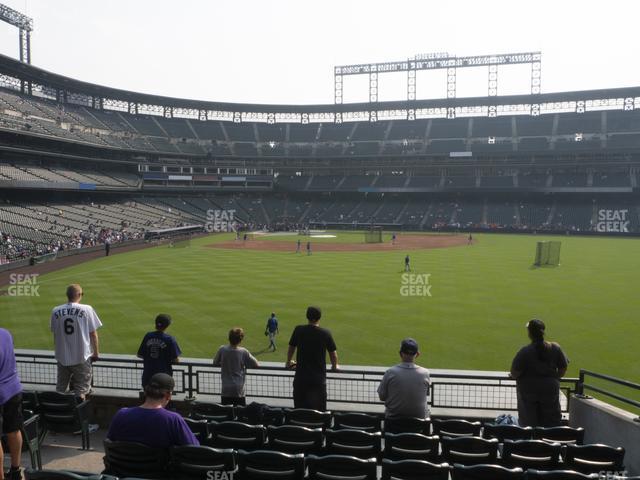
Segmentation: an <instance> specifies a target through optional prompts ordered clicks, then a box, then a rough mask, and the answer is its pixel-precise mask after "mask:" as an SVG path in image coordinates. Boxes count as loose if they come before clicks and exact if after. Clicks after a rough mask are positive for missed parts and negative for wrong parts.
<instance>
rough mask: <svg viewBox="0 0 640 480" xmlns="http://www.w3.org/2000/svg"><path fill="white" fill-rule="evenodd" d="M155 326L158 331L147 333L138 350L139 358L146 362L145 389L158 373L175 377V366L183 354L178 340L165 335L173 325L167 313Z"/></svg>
mask: <svg viewBox="0 0 640 480" xmlns="http://www.w3.org/2000/svg"><path fill="white" fill-rule="evenodd" d="M155 324H156V330H155V331H154V332H149V333H147V334H146V335H145V336H144V338H143V339H142V342H141V343H140V348H138V357H139V358H142V359H143V360H144V368H143V370H142V388H143V389H144V386H145V385H146V384H147V382H148V381H149V379H150V378H151V377H152V376H153V375H155V374H156V373H166V374H167V375H173V364H174V363H178V362H179V361H180V355H181V354H182V351H181V350H180V347H179V346H178V342H177V341H176V339H175V338H173V337H172V336H171V335H168V334H167V333H165V330H166V329H167V328H169V325H171V317H170V316H169V315H167V314H166V313H161V314H160V315H158V316H157V317H156V320H155Z"/></svg>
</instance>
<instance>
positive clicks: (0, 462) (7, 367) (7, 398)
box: [0, 328, 22, 480]
mask: <svg viewBox="0 0 640 480" xmlns="http://www.w3.org/2000/svg"><path fill="white" fill-rule="evenodd" d="M20 427H22V385H21V384H20V378H18V369H17V367H16V356H15V353H14V351H13V338H12V337H11V334H10V333H9V332H8V331H7V330H5V329H4V328H0V433H3V434H6V436H7V444H8V446H9V451H10V453H11V470H9V473H8V475H7V476H6V478H7V480H14V479H20V478H22V474H21V473H20V455H21V454H22V434H21V433H20ZM3 473H4V452H3V451H2V444H0V478H5V477H4V476H3V475H2V474H3Z"/></svg>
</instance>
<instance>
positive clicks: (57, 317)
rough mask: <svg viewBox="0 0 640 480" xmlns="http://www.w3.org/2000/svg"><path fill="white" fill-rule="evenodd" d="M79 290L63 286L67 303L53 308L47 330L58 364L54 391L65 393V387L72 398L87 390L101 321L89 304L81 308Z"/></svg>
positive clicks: (74, 287)
mask: <svg viewBox="0 0 640 480" xmlns="http://www.w3.org/2000/svg"><path fill="white" fill-rule="evenodd" d="M82 296H83V291H82V287H81V286H80V285H78V284H72V285H69V286H68V287H67V300H68V302H67V303H65V304H62V305H58V306H57V307H55V308H54V309H53V311H52V313H51V320H50V327H51V331H52V332H53V339H54V342H55V355H56V360H57V361H58V380H57V385H56V390H57V391H58V392H60V393H66V392H67V390H68V389H69V385H71V386H72V390H73V392H74V393H75V395H76V396H78V397H80V398H82V399H84V397H85V396H86V395H87V394H89V393H90V391H91V375H92V368H91V364H92V363H93V362H95V361H96V360H98V356H99V352H98V329H99V328H100V327H101V326H102V322H100V319H99V318H98V315H97V314H96V312H95V310H94V309H93V307H92V306H91V305H83V304H81V303H79V302H80V299H82Z"/></svg>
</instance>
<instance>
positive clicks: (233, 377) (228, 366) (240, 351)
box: [213, 328, 258, 405]
mask: <svg viewBox="0 0 640 480" xmlns="http://www.w3.org/2000/svg"><path fill="white" fill-rule="evenodd" d="M242 339H244V330H242V329H241V328H232V329H231V330H229V345H222V346H221V347H220V349H219V350H218V353H216V356H215V358H214V359H213V366H214V367H221V369H220V374H221V377H222V395H221V397H222V398H221V403H222V404H232V405H245V398H244V381H245V375H246V370H247V368H258V361H257V360H256V358H255V357H254V356H253V355H251V353H249V350H247V349H246V348H244V347H241V346H240V342H242Z"/></svg>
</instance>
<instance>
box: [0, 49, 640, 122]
mask: <svg viewBox="0 0 640 480" xmlns="http://www.w3.org/2000/svg"><path fill="white" fill-rule="evenodd" d="M512 55H516V54H512ZM520 55H523V57H509V58H510V59H509V62H516V61H520V60H521V61H522V62H525V61H526V60H527V59H528V58H529V57H527V56H526V55H527V54H520ZM494 57H495V56H483V57H474V58H476V60H474V62H475V63H476V64H478V63H482V62H484V61H485V60H486V59H487V58H488V59H490V60H491V59H492V58H494ZM504 57H505V58H500V59H497V60H496V61H500V62H503V63H502V64H505V63H506V57H507V56H504ZM456 58H457V57H456ZM419 61H420V62H436V63H437V62H438V61H442V60H441V59H428V58H427V59H424V60H419ZM456 61H457V62H463V61H464V58H463V57H460V58H457V60H456ZM491 61H493V60H491ZM366 68H368V66H361V70H362V71H364V69H366ZM361 70H358V69H354V72H358V71H361ZM0 88H6V89H9V90H13V91H17V92H21V93H23V94H26V95H33V96H37V97H40V98H45V99H48V100H52V101H55V102H58V103H60V104H67V103H68V104H73V105H81V106H84V107H89V108H95V109H97V110H109V111H118V112H125V113H131V114H139V115H140V114H143V115H154V116H158V117H165V118H188V119H191V120H196V119H197V121H222V122H233V123H238V124H241V123H245V122H251V123H265V124H283V123H289V124H301V125H308V124H318V123H336V124H342V123H350V122H363V121H365V122H366V121H368V122H372V123H374V122H379V121H388V120H407V121H415V120H421V119H429V118H448V119H453V118H459V117H478V118H482V117H485V118H487V117H488V118H492V117H500V116H505V115H531V116H538V115H546V114H553V113H565V112H566V113H576V114H578V115H579V114H582V113H584V112H589V111H597V110H625V111H633V110H637V109H640V87H630V88H616V89H606V90H605V89H603V90H589V91H578V92H559V93H545V94H536V95H528V94H527V95H514V96H497V97H493V96H491V97H476V98H443V99H434V100H413V101H406V100H403V101H397V102H377V103H360V104H338V105H337V104H329V105H249V104H240V103H221V102H207V101H196V100H186V99H179V98H171V97H161V96H156V95H148V94H144V93H136V92H131V91H127V90H118V89H113V88H109V87H104V86H100V85H95V84H90V83H86V82H81V81H78V80H75V79H72V78H69V77H64V76H61V75H57V74H55V73H51V72H47V71H45V70H42V69H39V68H36V67H33V66H30V65H26V64H24V63H21V62H18V61H17V60H15V59H12V58H10V57H7V56H4V55H0Z"/></svg>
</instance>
